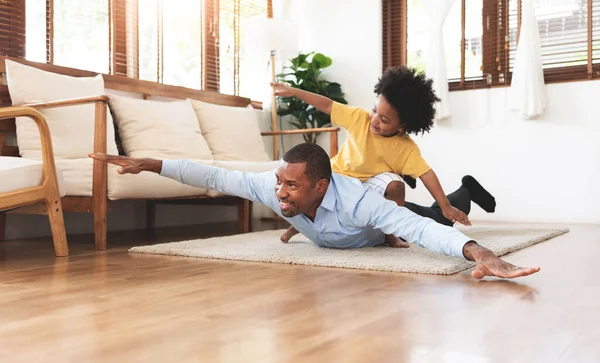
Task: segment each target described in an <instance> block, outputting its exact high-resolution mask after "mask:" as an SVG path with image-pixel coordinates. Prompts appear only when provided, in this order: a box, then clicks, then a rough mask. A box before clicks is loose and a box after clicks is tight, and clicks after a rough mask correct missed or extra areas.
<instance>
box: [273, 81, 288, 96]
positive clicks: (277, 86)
mask: <svg viewBox="0 0 600 363" xmlns="http://www.w3.org/2000/svg"><path fill="white" fill-rule="evenodd" d="M271 87H273V89H274V90H275V96H280V97H292V96H294V88H292V87H290V86H288V85H287V84H285V83H279V82H271Z"/></svg>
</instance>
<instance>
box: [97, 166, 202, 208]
mask: <svg viewBox="0 0 600 363" xmlns="http://www.w3.org/2000/svg"><path fill="white" fill-rule="evenodd" d="M202 162H204V163H207V164H210V163H211V160H205V161H202ZM206 192H207V190H206V189H205V188H196V187H192V186H189V185H185V184H181V183H179V182H177V181H175V180H173V179H170V178H166V177H164V176H160V175H159V174H156V173H151V172H142V173H139V174H119V173H117V171H116V169H112V170H110V171H109V172H108V198H109V199H111V200H118V199H138V198H140V199H148V198H153V199H160V198H175V197H188V196H198V195H205V194H206Z"/></svg>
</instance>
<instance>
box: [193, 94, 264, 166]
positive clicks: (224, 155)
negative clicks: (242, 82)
mask: <svg viewBox="0 0 600 363" xmlns="http://www.w3.org/2000/svg"><path fill="white" fill-rule="evenodd" d="M191 101H192V105H193V106H194V110H195V111H196V115H197V117H198V122H199V123H200V129H202V135H203V136H204V138H205V139H206V142H207V143H208V146H209V147H210V150H211V151H212V154H213V157H214V159H215V160H244V161H269V160H270V159H269V155H268V154H267V151H266V150H265V144H264V142H263V139H262V136H261V134H260V128H259V116H258V112H259V111H255V110H253V109H252V108H244V107H231V106H221V105H214V104H211V103H206V102H202V101H198V100H191Z"/></svg>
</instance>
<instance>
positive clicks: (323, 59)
mask: <svg viewBox="0 0 600 363" xmlns="http://www.w3.org/2000/svg"><path fill="white" fill-rule="evenodd" d="M314 61H316V62H319V65H320V68H327V67H329V66H330V65H331V64H332V63H333V61H332V60H331V58H329V57H327V56H325V55H323V54H321V53H317V54H315V55H314V57H313V62H314Z"/></svg>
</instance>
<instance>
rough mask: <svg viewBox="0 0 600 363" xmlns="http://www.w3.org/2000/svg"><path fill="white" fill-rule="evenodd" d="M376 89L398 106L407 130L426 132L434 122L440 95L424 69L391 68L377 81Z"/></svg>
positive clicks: (409, 131) (397, 108) (403, 124)
mask: <svg viewBox="0 0 600 363" xmlns="http://www.w3.org/2000/svg"><path fill="white" fill-rule="evenodd" d="M375 93H376V94H377V95H378V96H379V95H383V97H385V99H386V100H387V101H388V103H389V104H390V105H392V107H393V108H394V109H395V110H396V112H397V113H398V116H399V117H400V121H401V124H402V126H403V127H404V131H405V132H406V133H407V134H415V135H417V134H419V133H423V134H424V133H425V132H429V130H430V129H431V127H432V126H433V119H434V118H435V107H434V104H435V102H436V101H439V100H440V99H439V98H438V97H437V96H436V95H435V92H434V91H433V88H432V80H431V79H428V78H427V77H426V76H425V73H423V72H418V71H417V70H416V69H414V68H407V67H405V66H400V67H393V68H388V69H387V70H386V71H385V72H384V73H383V75H382V76H381V78H379V81H378V82H377V84H376V85H375Z"/></svg>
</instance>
